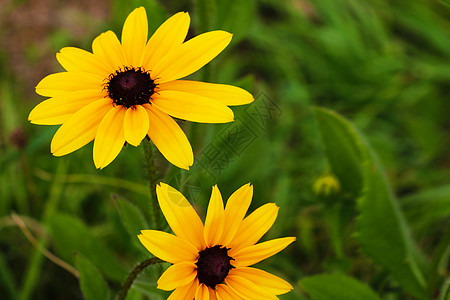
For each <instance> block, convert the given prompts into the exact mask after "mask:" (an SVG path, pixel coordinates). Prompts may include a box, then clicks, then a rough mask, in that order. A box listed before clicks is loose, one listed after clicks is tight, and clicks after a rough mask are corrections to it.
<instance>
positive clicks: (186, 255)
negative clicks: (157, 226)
mask: <svg viewBox="0 0 450 300" xmlns="http://www.w3.org/2000/svg"><path fill="white" fill-rule="evenodd" d="M138 238H139V240H140V241H141V243H142V245H144V247H145V248H147V250H148V251H150V253H152V254H153V255H154V256H156V257H159V258H160V259H162V260H164V261H167V262H170V263H172V264H176V263H180V262H197V257H198V251H197V249H196V248H195V247H194V246H192V245H191V243H189V242H188V241H186V240H183V239H182V238H179V237H177V236H175V235H173V234H170V233H167V232H163V231H157V230H142V231H141V234H140V235H138Z"/></svg>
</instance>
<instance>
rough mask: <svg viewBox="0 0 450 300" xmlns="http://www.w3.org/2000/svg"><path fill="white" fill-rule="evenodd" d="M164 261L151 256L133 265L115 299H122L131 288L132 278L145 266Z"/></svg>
mask: <svg viewBox="0 0 450 300" xmlns="http://www.w3.org/2000/svg"><path fill="white" fill-rule="evenodd" d="M162 262H164V261H163V260H160V259H159V258H157V257H152V258H149V259H146V260H144V261H143V262H141V263H140V264H139V265H137V266H136V267H134V269H133V270H132V271H131V273H130V275H128V277H127V280H125V283H124V284H123V286H122V288H121V289H120V292H119V295H118V296H117V300H124V299H125V298H126V297H127V294H128V291H129V290H130V288H131V285H132V284H133V282H134V280H135V279H136V277H138V275H139V274H140V273H141V272H142V271H144V269H145V268H147V267H148V266H151V265H154V264H159V263H162Z"/></svg>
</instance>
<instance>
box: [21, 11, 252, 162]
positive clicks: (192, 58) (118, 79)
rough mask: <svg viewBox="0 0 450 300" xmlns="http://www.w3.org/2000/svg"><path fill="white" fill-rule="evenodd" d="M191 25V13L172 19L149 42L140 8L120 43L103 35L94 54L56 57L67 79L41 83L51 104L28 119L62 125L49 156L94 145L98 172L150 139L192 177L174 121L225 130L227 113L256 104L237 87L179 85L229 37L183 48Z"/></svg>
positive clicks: (207, 36) (209, 36)
mask: <svg viewBox="0 0 450 300" xmlns="http://www.w3.org/2000/svg"><path fill="white" fill-rule="evenodd" d="M189 23H190V18H189V14H188V13H184V12H180V13H177V14H175V15H174V16H172V17H171V18H169V19H168V20H167V21H166V22H164V23H163V24H162V25H161V26H160V27H159V28H158V30H156V32H155V33H154V34H153V35H152V36H151V38H150V39H149V40H148V41H147V34H148V23H147V14H146V11H145V9H144V8H143V7H140V8H137V9H135V10H134V11H133V12H131V13H130V15H129V16H128V17H127V19H126V21H125V24H124V26H123V30H122V39H121V42H120V41H119V39H118V38H117V36H116V35H115V34H114V33H113V32H112V31H107V32H105V33H102V34H101V35H100V36H98V37H97V38H96V39H95V40H94V42H93V43H92V53H91V52H88V51H84V50H81V49H78V48H73V47H67V48H63V49H61V51H60V52H59V53H58V54H57V55H56V57H57V59H58V61H59V63H60V64H61V65H62V66H63V68H64V69H65V70H66V72H61V73H55V74H51V75H49V76H47V77H45V78H44V79H42V80H41V81H40V82H39V84H38V85H37V86H36V92H37V93H38V94H40V95H42V96H46V97H50V99H47V100H45V101H43V102H42V103H40V104H39V105H37V106H36V107H35V108H34V109H33V110H32V111H31V113H30V115H29V120H30V121H31V122H32V123H35V124H43V125H59V124H62V126H61V127H60V128H59V129H58V131H57V132H56V134H55V135H54V137H53V139H52V142H51V152H52V153H53V155H55V156H62V155H66V154H68V153H71V152H73V151H75V150H77V149H79V148H81V147H83V146H84V145H86V144H88V143H89V142H91V141H92V140H94V155H93V156H94V163H95V166H96V167H97V168H103V167H105V166H107V165H108V164H109V163H110V162H111V161H113V160H114V159H115V158H116V157H117V155H118V154H119V152H120V151H121V149H122V147H123V145H124V144H125V142H127V143H128V144H131V145H133V146H138V145H139V144H140V142H141V141H142V140H143V139H144V138H145V137H146V136H148V137H149V138H150V139H151V140H152V141H153V143H154V144H155V145H156V147H157V148H158V149H159V150H160V152H161V153H162V154H163V155H164V156H165V158H166V159H167V160H168V161H169V162H171V163H172V164H174V165H176V166H178V167H180V168H184V169H189V166H191V165H192V164H193V153H192V148H191V145H190V143H189V141H188V139H187V138H186V135H185V134H184V132H183V131H182V130H181V128H180V127H179V126H178V124H177V123H176V122H175V120H174V119H172V117H174V118H179V119H183V120H188V121H193V122H203V123H226V122H230V121H233V117H234V116H233V111H232V110H231V109H230V108H229V107H228V106H232V105H241V104H247V103H250V102H252V101H253V97H252V96H251V95H250V94H249V93H248V92H246V91H245V90H243V89H240V88H238V87H234V86H229V85H223V84H212V83H205V82H198V81H191V80H179V79H180V78H183V77H185V76H188V75H190V74H192V73H194V72H195V71H197V70H198V69H200V68H201V67H203V66H204V65H205V64H207V63H208V62H209V61H211V60H212V59H213V58H214V57H216V56H217V55H218V54H219V53H220V52H221V51H222V50H223V49H224V48H225V47H226V46H227V45H228V44H229V43H230V41H231V37H232V35H231V34H230V33H228V32H225V31H220V30H217V31H211V32H207V33H203V34H200V35H199V36H197V37H194V38H192V39H190V40H188V41H186V42H184V40H185V38H186V34H187V31H188V28H189Z"/></svg>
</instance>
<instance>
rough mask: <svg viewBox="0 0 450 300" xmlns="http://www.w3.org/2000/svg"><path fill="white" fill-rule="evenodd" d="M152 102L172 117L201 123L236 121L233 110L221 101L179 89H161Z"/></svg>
mask: <svg viewBox="0 0 450 300" xmlns="http://www.w3.org/2000/svg"><path fill="white" fill-rule="evenodd" d="M152 104H153V105H155V106H156V107H158V108H159V109H160V110H162V111H163V112H165V113H166V114H169V115H171V116H172V117H175V118H178V119H182V120H187V121H192V122H199V123H227V122H232V121H234V114H233V111H232V110H231V109H230V108H229V107H228V106H226V105H225V104H223V103H220V102H219V101H216V100H213V99H209V98H205V97H202V96H197V95H195V94H190V93H185V92H178V91H159V92H158V94H155V96H153V100H152Z"/></svg>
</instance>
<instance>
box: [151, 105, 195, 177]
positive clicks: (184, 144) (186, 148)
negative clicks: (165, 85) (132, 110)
mask: <svg viewBox="0 0 450 300" xmlns="http://www.w3.org/2000/svg"><path fill="white" fill-rule="evenodd" d="M143 106H144V108H145V109H146V110H147V113H148V118H149V120H150V127H149V130H148V133H147V134H148V136H149V137H150V139H151V140H152V141H153V143H154V144H155V146H156V148H158V150H159V151H160V152H161V154H162V155H163V156H164V157H165V158H166V159H167V160H168V161H169V162H170V163H172V164H173V165H175V166H177V167H179V168H183V169H186V170H189V167H190V166H192V164H193V163H194V154H193V152H192V147H191V144H190V143H189V140H188V139H187V137H186V135H185V134H184V132H183V130H181V128H180V126H178V124H177V122H175V121H174V120H173V119H172V118H171V117H170V116H168V115H167V114H165V113H163V112H162V111H160V110H159V109H158V108H156V107H155V106H153V105H149V104H144V105H143Z"/></svg>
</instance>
